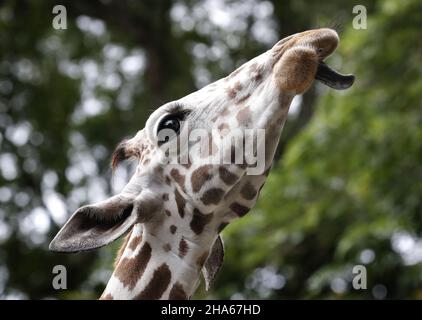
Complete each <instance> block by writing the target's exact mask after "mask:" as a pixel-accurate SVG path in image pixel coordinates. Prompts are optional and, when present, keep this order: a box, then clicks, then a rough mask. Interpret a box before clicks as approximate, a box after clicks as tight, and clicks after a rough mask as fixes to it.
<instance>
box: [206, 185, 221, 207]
mask: <svg viewBox="0 0 422 320" xmlns="http://www.w3.org/2000/svg"><path fill="white" fill-rule="evenodd" d="M223 195H224V190H223V189H220V188H211V189H208V190H207V191H205V192H204V194H203V195H202V197H201V201H202V202H203V203H204V204H205V205H210V204H218V203H219V202H220V200H221V198H222V197H223Z"/></svg>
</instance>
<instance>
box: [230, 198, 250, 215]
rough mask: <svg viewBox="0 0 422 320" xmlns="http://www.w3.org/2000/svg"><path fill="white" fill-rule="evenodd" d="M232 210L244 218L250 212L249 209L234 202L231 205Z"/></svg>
mask: <svg viewBox="0 0 422 320" xmlns="http://www.w3.org/2000/svg"><path fill="white" fill-rule="evenodd" d="M230 209H231V210H232V211H233V212H234V213H236V214H237V215H238V216H239V217H243V216H244V215H245V214H247V213H248V212H249V210H250V209H249V208H248V207H245V206H243V205H241V204H240V203H238V202H234V203H232V204H231V205H230Z"/></svg>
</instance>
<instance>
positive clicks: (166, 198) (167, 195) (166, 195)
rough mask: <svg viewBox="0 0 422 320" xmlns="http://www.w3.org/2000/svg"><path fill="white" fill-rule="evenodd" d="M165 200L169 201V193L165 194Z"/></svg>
mask: <svg viewBox="0 0 422 320" xmlns="http://www.w3.org/2000/svg"><path fill="white" fill-rule="evenodd" d="M163 200H164V201H168V200H169V194H168V193H164V194H163Z"/></svg>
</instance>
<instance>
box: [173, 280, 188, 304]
mask: <svg viewBox="0 0 422 320" xmlns="http://www.w3.org/2000/svg"><path fill="white" fill-rule="evenodd" d="M187 298H188V297H187V295H186V292H185V290H184V289H183V286H182V285H181V284H180V283H179V282H176V283H175V284H174V285H173V287H172V288H171V290H170V294H169V299H170V300H187Z"/></svg>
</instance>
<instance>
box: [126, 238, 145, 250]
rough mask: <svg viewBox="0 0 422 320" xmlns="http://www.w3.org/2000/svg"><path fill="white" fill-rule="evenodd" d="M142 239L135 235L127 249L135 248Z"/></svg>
mask: <svg viewBox="0 0 422 320" xmlns="http://www.w3.org/2000/svg"><path fill="white" fill-rule="evenodd" d="M141 241H142V236H136V237H135V238H133V239H132V241H131V242H130V243H129V249H132V250H135V249H136V248H137V247H138V245H139V244H140V243H141Z"/></svg>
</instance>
